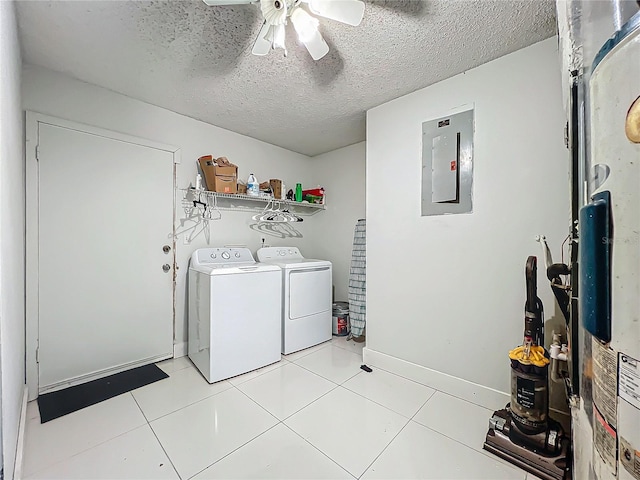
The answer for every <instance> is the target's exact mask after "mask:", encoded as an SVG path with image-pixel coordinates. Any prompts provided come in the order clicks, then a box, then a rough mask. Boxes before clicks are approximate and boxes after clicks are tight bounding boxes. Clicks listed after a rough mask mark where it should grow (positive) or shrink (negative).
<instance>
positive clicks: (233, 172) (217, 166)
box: [198, 155, 238, 193]
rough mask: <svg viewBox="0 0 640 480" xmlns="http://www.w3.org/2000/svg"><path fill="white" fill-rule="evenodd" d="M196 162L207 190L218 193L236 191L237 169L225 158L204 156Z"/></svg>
mask: <svg viewBox="0 0 640 480" xmlns="http://www.w3.org/2000/svg"><path fill="white" fill-rule="evenodd" d="M198 162H199V163H200V169H201V170H202V173H203V175H204V181H205V184H206V186H207V190H209V191H211V192H219V193H236V192H237V191H238V185H237V182H238V167H237V166H236V165H234V164H233V163H231V162H229V160H227V159H226V158H225V157H220V158H217V159H214V158H213V156H212V155H205V156H202V157H200V158H199V159H198Z"/></svg>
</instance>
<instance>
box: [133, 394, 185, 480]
mask: <svg viewBox="0 0 640 480" xmlns="http://www.w3.org/2000/svg"><path fill="white" fill-rule="evenodd" d="M129 393H131V392H129ZM131 396H132V397H133V401H134V402H136V405H137V406H138V408H139V409H140V412H142V416H143V417H144V418H145V420H147V426H148V427H149V430H151V433H153V436H154V437H155V439H156V441H157V442H158V445H160V448H161V449H162V451H163V452H164V455H165V456H166V457H167V460H169V463H170V464H171V468H173V471H174V472H175V474H176V475H177V476H178V478H180V479H182V476H181V475H180V473H178V469H177V468H176V466H175V465H174V463H173V460H171V457H170V456H169V452H167V450H166V449H165V448H164V445H163V444H162V442H161V441H160V439H159V438H158V434H157V433H156V431H155V430H154V429H153V427H152V426H151V422H149V420H148V419H147V416H146V415H145V414H144V412H143V411H142V407H141V406H140V404H139V403H138V400H136V397H134V396H133V393H132V394H131Z"/></svg>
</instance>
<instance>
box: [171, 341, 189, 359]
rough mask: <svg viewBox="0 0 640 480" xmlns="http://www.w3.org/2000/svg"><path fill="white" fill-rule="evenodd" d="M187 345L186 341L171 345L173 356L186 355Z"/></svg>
mask: <svg viewBox="0 0 640 480" xmlns="http://www.w3.org/2000/svg"><path fill="white" fill-rule="evenodd" d="M187 346H188V343H187V342H181V343H176V344H175V345H174V346H173V358H178V357H186V356H187V354H188V353H189V351H188V348H187Z"/></svg>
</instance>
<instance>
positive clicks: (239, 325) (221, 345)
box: [188, 248, 282, 383]
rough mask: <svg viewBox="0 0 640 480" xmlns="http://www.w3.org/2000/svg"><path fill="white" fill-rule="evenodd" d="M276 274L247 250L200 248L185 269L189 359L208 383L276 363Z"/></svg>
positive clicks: (278, 297) (279, 322)
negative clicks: (187, 270)
mask: <svg viewBox="0 0 640 480" xmlns="http://www.w3.org/2000/svg"><path fill="white" fill-rule="evenodd" d="M281 318H282V273H281V270H280V268H279V267H278V266H276V265H268V264H260V263H257V262H256V261H255V260H254V258H253V255H252V254H251V252H250V251H249V249H247V248H201V249H199V250H196V251H195V252H193V255H192V256H191V265H190V267H189V315H188V323H189V358H190V359H191V361H192V362H193V363H194V365H195V366H196V367H197V368H198V370H200V373H202V375H203V376H204V377H205V378H206V379H207V381H208V382H209V383H214V382H218V381H220V380H224V379H226V378H230V377H234V376H236V375H240V374H242V373H246V372H249V371H251V370H255V369H257V368H260V367H264V366H265V365H269V364H271V363H275V362H279V361H280V359H281V357H280V343H281V328H282V320H281Z"/></svg>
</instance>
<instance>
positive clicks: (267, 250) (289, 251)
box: [258, 247, 304, 262]
mask: <svg viewBox="0 0 640 480" xmlns="http://www.w3.org/2000/svg"><path fill="white" fill-rule="evenodd" d="M298 258H304V257H303V256H302V254H301V253H300V250H298V248H297V247H264V248H261V249H259V250H258V260H259V261H261V262H270V261H271V262H273V261H278V260H291V259H298Z"/></svg>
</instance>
